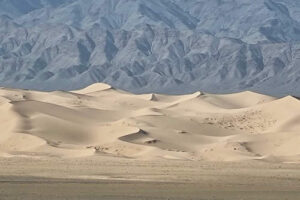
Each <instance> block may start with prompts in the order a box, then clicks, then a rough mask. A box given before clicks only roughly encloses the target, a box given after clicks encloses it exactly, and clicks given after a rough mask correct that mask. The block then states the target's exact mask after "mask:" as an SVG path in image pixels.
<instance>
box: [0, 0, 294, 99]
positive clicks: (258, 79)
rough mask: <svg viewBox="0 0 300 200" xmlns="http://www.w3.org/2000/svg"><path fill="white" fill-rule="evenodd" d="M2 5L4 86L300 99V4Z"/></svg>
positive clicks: (197, 0) (73, 1)
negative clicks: (249, 93) (98, 85)
mask: <svg viewBox="0 0 300 200" xmlns="http://www.w3.org/2000/svg"><path fill="white" fill-rule="evenodd" d="M4 4H5V5H6V7H1V6H0V7H1V8H0V15H1V17H0V25H1V26H0V85H1V86H6V87H17V88H25V89H38V90H74V89H79V88H83V87H85V86H87V85H90V84H92V83H95V82H105V83H108V84H111V85H112V86H113V87H116V88H120V89H124V90H127V91H130V92H134V93H145V92H148V93H170V94H174V93H178V94H183V93H192V92H195V91H198V90H202V91H207V92H213V93H231V92H238V91H242V90H254V91H258V92H263V93H267V94H272V95H276V96H280V95H286V94H291V95H296V96H297V95H299V94H300V87H297V84H298V82H299V81H300V79H299V77H300V74H299V72H298V71H299V70H297V66H298V65H299V58H300V55H299V53H300V51H299V44H300V43H299V41H300V24H299V23H300V22H299V20H297V19H299V18H298V16H300V3H298V2H297V1H293V0H266V1H258V0H255V1H250V0H243V1H234V0H213V1H204V0H192V1H185V0H159V1H144V0H128V1H120V0H113V1H108V0H99V1H96V0H91V1H88V2H86V1H82V0H57V1H48V0H26V1H20V0H13V1H10V2H9V3H8V1H7V0H2V1H0V5H4ZM30 5H36V6H35V7H32V6H31V7H30ZM8 6H10V7H8ZM20 6H21V7H22V6H24V7H25V8H26V9H25V8H23V7H22V9H21V8H20ZM253 13H255V15H253ZM274 86H275V87H274Z"/></svg>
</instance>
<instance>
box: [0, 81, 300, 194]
mask: <svg viewBox="0 0 300 200" xmlns="http://www.w3.org/2000/svg"><path fill="white" fill-rule="evenodd" d="M0 113H1V115H0V130H1V132H0V133H1V137H0V156H1V158H0V176H1V178H0V199H1V200H2V199H34V198H36V199H53V198H54V199H68V197H69V198H70V199H94V198H96V197H99V198H104V197H105V199H201V198H202V199H298V198H300V196H299V195H300V194H299V193H300V192H298V191H300V170H299V169H300V167H299V166H298V163H299V161H300V156H299V155H300V146H299V143H300V134H299V130H300V123H299V122H300V117H299V115H300V102H299V100H298V99H296V98H294V97H291V96H288V97H284V98H279V99H277V98H273V97H270V96H265V95H261V94H257V93H253V92H243V93H237V94H228V95H213V94H204V93H201V92H197V93H194V94H191V95H183V96H168V95H158V94H145V95H133V94H130V93H126V92H124V91H119V90H116V89H114V88H112V87H110V86H109V85H105V84H94V85H91V86H89V87H87V88H85V89H83V90H79V91H72V92H61V91H57V92H48V93H47V92H37V91H27V90H15V89H4V88H2V89H0Z"/></svg>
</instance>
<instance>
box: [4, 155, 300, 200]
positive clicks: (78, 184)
mask: <svg viewBox="0 0 300 200" xmlns="http://www.w3.org/2000/svg"><path fill="white" fill-rule="evenodd" d="M0 165H1V167H0V199H1V200H16V199H20V200H32V199H39V200H52V199H58V200H60V199H61V200H68V199H70V200H71V199H72V200H74V199H78V200H79V199H80V200H82V199H87V200H89V199H91V200H92V199H114V200H115V199H126V200H127V199H128V200H129V199H130V200H131V199H132V200H133V199H134V200H135V199H136V200H138V199H139V200H143V199H162V200H163V199H165V200H167V199H174V200H175V199H176V200H177V199H178V200H185V199H186V200H191V199H195V200H199V199H203V200H204V199H205V200H207V199H212V200H221V199H226V200H227V199H228V200H229V199H230V200H241V199H244V200H259V199H261V200H268V199H270V200H271V199H272V200H273V199H274V200H277V199H278V200H282V199H290V200H296V199H299V198H300V166H299V165H297V164H278V163H268V162H261V161H247V162H203V161H174V160H172V161H169V160H156V161H153V160H151V161H141V160H135V159H127V158H117V157H108V156H105V155H99V156H94V157H89V158H77V159H74V158H72V159H57V158H51V159H34V160H33V159H32V158H5V159H1V161H0Z"/></svg>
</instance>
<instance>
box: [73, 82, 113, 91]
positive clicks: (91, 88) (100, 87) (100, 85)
mask: <svg viewBox="0 0 300 200" xmlns="http://www.w3.org/2000/svg"><path fill="white" fill-rule="evenodd" d="M109 89H113V87H112V86H110V85H108V84H105V83H95V84H92V85H90V86H88V87H86V88H83V89H81V90H75V91H72V92H74V93H78V94H90V93H94V92H100V91H105V90H109Z"/></svg>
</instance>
